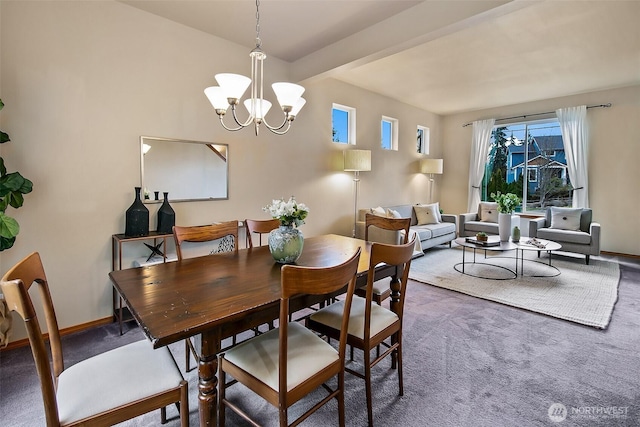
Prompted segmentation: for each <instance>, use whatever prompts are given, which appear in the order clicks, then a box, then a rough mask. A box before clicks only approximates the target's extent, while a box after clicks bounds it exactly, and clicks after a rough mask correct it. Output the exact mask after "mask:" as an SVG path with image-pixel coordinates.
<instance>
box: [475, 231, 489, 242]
mask: <svg viewBox="0 0 640 427" xmlns="http://www.w3.org/2000/svg"><path fill="white" fill-rule="evenodd" d="M488 238H489V236H487V233H485V232H484V231H479V232H478V233H476V240H477V241H478V242H486V241H487V239H488Z"/></svg>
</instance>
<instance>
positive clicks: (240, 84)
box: [204, 0, 306, 135]
mask: <svg viewBox="0 0 640 427" xmlns="http://www.w3.org/2000/svg"><path fill="white" fill-rule="evenodd" d="M259 5H260V3H259V1H258V0H256V47H255V48H254V49H253V50H252V51H251V53H250V54H249V56H250V57H251V77H250V78H249V77H246V76H243V75H240V74H231V73H220V74H216V75H215V78H216V82H217V83H218V86H211V87H208V88H206V89H205V90H204V93H205V95H206V96H207V98H208V99H209V102H211V105H212V106H213V108H214V109H215V111H216V114H217V115H218V117H219V118H220V123H221V124H222V126H223V127H224V128H225V129H226V130H229V131H236V130H240V129H243V128H245V127H247V126H250V125H251V124H252V123H253V125H254V127H255V131H256V135H258V131H259V127H260V125H261V124H264V126H265V127H266V128H267V129H269V130H270V131H271V132H273V133H275V134H278V135H283V134H285V133H287V131H288V130H289V129H290V128H291V122H293V120H294V119H295V118H296V115H297V114H298V113H299V112H300V110H301V109H302V107H303V106H304V104H305V103H306V100H305V99H304V98H302V94H303V93H304V87H302V86H300V85H297V84H295V83H287V82H277V83H274V84H272V85H271V87H272V89H273V92H274V93H275V95H276V99H277V100H278V104H279V105H280V108H281V109H282V112H283V113H284V118H283V120H282V123H280V124H279V125H275V126H272V125H270V124H269V123H267V121H266V117H265V116H266V115H267V113H268V112H269V109H270V108H271V105H272V104H271V102H269V101H267V100H265V99H264V73H263V69H264V60H265V59H266V58H267V55H265V53H264V52H263V51H262V48H261V41H260V11H259ZM249 87H251V93H250V95H249V98H247V99H246V100H245V101H244V102H243V104H244V106H245V108H246V109H247V112H248V113H249V116H248V117H247V119H246V120H244V121H241V120H239V119H238V115H237V111H236V106H237V105H238V104H239V103H240V99H241V98H242V96H243V95H244V93H245V92H246V90H247V88H249ZM229 107H231V113H232V116H233V120H234V121H235V125H234V126H235V127H228V126H227V125H226V124H225V123H224V120H223V119H224V116H225V114H226V113H227V110H228V109H229ZM236 125H237V126H236Z"/></svg>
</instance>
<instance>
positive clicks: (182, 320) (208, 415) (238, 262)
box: [109, 234, 399, 426]
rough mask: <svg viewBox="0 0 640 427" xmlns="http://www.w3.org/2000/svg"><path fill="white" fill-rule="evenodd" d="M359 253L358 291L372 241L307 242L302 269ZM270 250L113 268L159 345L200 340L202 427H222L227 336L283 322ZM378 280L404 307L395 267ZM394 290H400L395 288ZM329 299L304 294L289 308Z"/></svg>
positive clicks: (380, 269) (380, 270)
mask: <svg viewBox="0 0 640 427" xmlns="http://www.w3.org/2000/svg"><path fill="white" fill-rule="evenodd" d="M358 248H361V249H362V253H361V255H360V262H359V265H358V273H357V286H365V285H366V281H367V271H368V269H369V256H370V248H371V243H369V242H366V241H364V240H360V239H355V238H351V237H345V236H340V235H335V234H328V235H321V236H315V237H310V238H306V239H305V241H304V248H303V251H302V255H301V257H300V258H299V259H298V261H297V262H296V264H297V265H302V266H314V267H326V266H332V265H336V264H339V263H342V262H344V261H346V260H347V259H348V258H349V257H351V256H352V255H353V254H354V253H355V251H356V250H357V249H358ZM281 267H282V265H281V264H278V263H276V262H275V261H274V260H273V257H272V256H271V254H270V252H269V248H268V247H266V246H262V247H254V248H252V249H242V250H239V251H238V252H237V253H232V252H230V253H222V254H215V255H208V256H203V257H198V258H190V259H184V260H181V261H174V262H168V263H164V264H157V265H152V266H148V267H139V268H130V269H125V270H118V271H112V272H111V273H109V277H110V278H111V281H112V282H113V286H114V288H115V289H116V291H117V292H118V293H119V294H120V296H121V297H122V298H123V300H124V302H125V304H126V305H127V307H128V308H129V310H130V311H131V314H132V315H133V317H134V318H135V319H136V321H137V322H138V324H139V325H140V327H141V328H142V330H143V332H144V334H145V335H146V336H147V337H148V339H149V340H150V341H151V342H152V343H153V346H154V347H155V348H158V347H162V346H166V345H168V344H172V343H175V342H179V341H181V340H184V339H186V338H188V337H192V336H197V335H200V338H201V350H200V361H199V364H198V406H199V414H200V425H201V426H215V425H216V424H217V412H216V409H217V406H216V405H217V398H218V396H217V384H218V378H217V376H216V373H217V365H218V361H217V354H218V353H219V352H220V350H221V342H222V340H223V339H225V338H227V337H231V336H233V335H235V334H237V333H240V332H243V331H247V330H249V329H251V328H253V327H257V326H259V325H262V324H264V323H268V322H270V321H272V320H274V319H277V318H278V315H279V307H280V269H281ZM375 276H376V280H380V279H382V278H385V277H391V287H392V290H393V292H392V295H391V307H392V309H393V308H394V304H397V303H398V295H399V285H398V280H397V272H396V268H395V267H391V266H387V265H385V264H381V265H379V266H377V267H376V273H375ZM394 289H395V290H394ZM326 299H327V296H311V295H299V296H297V297H296V298H294V299H292V300H291V310H299V309H303V308H306V307H310V306H312V305H314V304H316V303H321V302H323V301H325V300H326Z"/></svg>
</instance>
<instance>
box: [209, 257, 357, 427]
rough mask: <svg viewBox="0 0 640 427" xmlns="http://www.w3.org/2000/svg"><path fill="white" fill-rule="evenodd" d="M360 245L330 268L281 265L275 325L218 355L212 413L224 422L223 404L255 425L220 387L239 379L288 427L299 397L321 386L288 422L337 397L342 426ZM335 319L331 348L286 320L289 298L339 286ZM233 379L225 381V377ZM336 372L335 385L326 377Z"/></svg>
mask: <svg viewBox="0 0 640 427" xmlns="http://www.w3.org/2000/svg"><path fill="white" fill-rule="evenodd" d="M360 252H361V249H360V248H358V249H357V251H356V252H355V253H354V254H353V256H351V257H350V258H349V259H348V260H347V261H345V262H344V263H342V264H339V265H335V266H331V267H306V266H297V265H284V266H283V267H282V272H281V297H280V316H279V327H278V328H276V329H273V330H271V331H269V332H266V333H264V334H262V335H258V336H257V337H254V338H250V339H249V340H247V341H244V342H242V343H240V344H238V345H237V346H236V347H233V348H231V349H230V350H229V351H227V352H226V353H221V354H220V357H219V363H218V387H219V393H218V395H219V398H218V405H219V410H218V416H219V421H220V426H221V427H223V426H224V425H225V408H227V407H228V408H229V409H231V410H232V411H234V412H235V413H237V414H238V415H240V416H241V417H242V418H244V419H245V420H247V421H249V422H250V423H252V424H253V425H258V424H257V423H256V422H255V421H254V420H252V419H251V417H250V416H249V415H248V414H247V413H246V412H245V411H244V410H243V409H242V408H241V407H240V406H239V405H238V404H236V403H234V402H232V401H230V400H228V399H227V397H226V389H227V388H228V387H229V386H231V385H233V384H235V383H238V382H239V383H241V384H243V385H244V386H246V387H248V388H249V389H251V390H252V391H253V392H254V393H256V394H258V395H259V396H261V397H262V398H263V399H265V400H266V401H267V402H269V403H270V404H271V405H273V406H275V407H277V408H278V413H279V421H280V426H281V427H284V426H288V425H290V424H289V420H288V409H289V407H290V406H291V405H293V404H295V403H296V402H298V401H299V400H300V399H302V398H303V397H305V396H306V395H308V394H309V393H311V392H313V391H315V390H316V389H318V388H320V387H323V388H324V389H325V390H326V391H327V392H328V394H327V395H326V396H325V397H324V398H322V399H320V400H319V401H318V402H317V403H316V404H314V405H313V407H312V408H311V409H309V410H307V411H306V412H304V413H303V414H302V415H301V416H300V417H298V418H297V419H296V420H295V421H294V422H293V423H291V425H297V424H298V423H299V422H302V421H303V420H305V419H306V418H307V417H309V416H310V415H311V414H312V413H313V412H315V411H316V410H317V409H319V408H320V407H321V406H323V405H324V404H326V403H327V402H329V401H331V400H332V399H334V398H335V399H336V400H337V401H338V420H339V425H340V426H341V427H343V426H344V425H345V409H344V364H345V357H344V356H345V348H346V338H347V333H346V332H347V330H348V326H349V310H350V308H351V301H352V300H353V291H354V289H355V283H356V273H357V271H358V262H359V259H360ZM345 286H346V295H345V298H344V301H343V302H342V307H343V313H342V318H341V320H340V323H341V326H342V331H343V332H342V333H340V334H339V338H338V339H339V344H338V348H337V349H336V348H335V347H333V346H332V345H330V344H329V343H327V342H326V341H324V340H323V339H322V338H320V337H319V336H318V335H316V334H315V333H314V332H313V331H311V330H309V329H307V328H305V327H304V326H303V325H302V324H301V323H300V322H289V321H288V316H289V307H290V305H289V301H290V299H291V298H293V297H295V296H296V295H299V294H307V295H309V294H311V295H324V294H328V293H335V292H338V291H339V290H343V289H344V288H345ZM227 374H230V375H231V376H232V377H233V379H234V380H233V381H230V382H229V383H227V381H226V375H227ZM336 376H337V383H336V385H335V387H330V386H329V385H327V384H326V383H327V381H328V380H330V379H332V378H334V377H336Z"/></svg>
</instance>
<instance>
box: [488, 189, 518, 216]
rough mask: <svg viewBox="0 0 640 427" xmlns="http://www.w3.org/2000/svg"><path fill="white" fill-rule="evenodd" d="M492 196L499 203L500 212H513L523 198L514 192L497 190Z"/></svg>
mask: <svg viewBox="0 0 640 427" xmlns="http://www.w3.org/2000/svg"><path fill="white" fill-rule="evenodd" d="M491 198H492V199H493V200H494V201H495V202H497V203H498V212H499V213H505V214H512V213H513V212H514V211H515V210H516V208H517V207H518V205H519V204H520V202H521V200H520V197H518V196H516V195H515V194H513V193H504V194H502V193H501V192H499V191H498V192H496V193H491Z"/></svg>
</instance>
